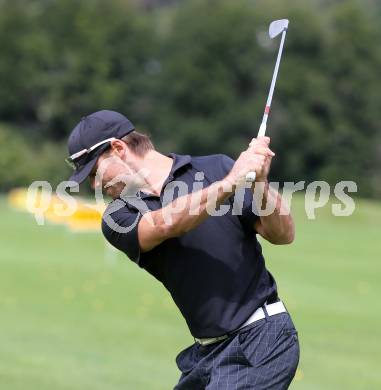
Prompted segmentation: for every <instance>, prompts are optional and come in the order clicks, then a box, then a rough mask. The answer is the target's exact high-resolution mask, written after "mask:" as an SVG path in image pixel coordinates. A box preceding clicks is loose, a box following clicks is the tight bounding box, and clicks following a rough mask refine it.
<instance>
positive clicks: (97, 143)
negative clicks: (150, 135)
mask: <svg viewBox="0 0 381 390" xmlns="http://www.w3.org/2000/svg"><path fill="white" fill-rule="evenodd" d="M134 130H135V127H134V125H133V124H132V123H131V122H130V121H129V120H128V119H127V118H126V117H125V116H124V115H122V114H120V113H119V112H116V111H110V110H102V111H97V112H94V113H92V114H90V115H88V116H85V117H83V118H82V119H81V121H80V122H79V123H78V124H77V125H76V126H75V127H74V129H73V130H72V132H71V134H70V136H69V139H68V149H69V154H70V157H69V158H67V159H66V161H67V162H68V163H69V164H70V165H71V166H72V167H73V169H74V173H73V175H72V176H71V177H70V179H69V180H70V181H74V182H75V183H77V184H81V183H82V182H83V181H84V180H85V179H86V178H87V177H88V176H89V174H90V172H91V170H92V169H93V168H94V166H95V164H96V162H97V160H98V157H99V156H100V155H101V154H102V153H103V152H104V151H105V150H106V149H108V147H109V146H110V142H111V141H112V139H113V138H118V139H120V138H122V137H124V136H126V135H127V134H129V133H131V132H132V131H134Z"/></svg>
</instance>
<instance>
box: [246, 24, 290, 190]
mask: <svg viewBox="0 0 381 390" xmlns="http://www.w3.org/2000/svg"><path fill="white" fill-rule="evenodd" d="M288 24H289V21H288V20H287V19H280V20H274V21H273V22H271V24H270V27H269V35H270V38H271V39H274V38H275V37H277V36H278V35H279V34H280V33H282V39H281V41H280V46H279V51H278V57H277V60H276V63H275V68H274V73H273V78H272V80H271V86H270V91H269V95H268V97H267V102H266V107H265V112H264V114H263V119H262V123H261V126H260V127H259V131H258V136H257V137H263V136H264V135H265V134H266V127H267V119H268V117H269V114H270V107H271V101H272V99H273V94H274V89H275V83H276V79H277V76H278V71H279V65H280V60H281V58H282V52H283V46H284V41H285V39H286V33H287V29H288ZM256 176H257V174H256V172H249V173H248V174H247V175H246V181H247V182H251V183H252V182H254V181H255V178H256Z"/></svg>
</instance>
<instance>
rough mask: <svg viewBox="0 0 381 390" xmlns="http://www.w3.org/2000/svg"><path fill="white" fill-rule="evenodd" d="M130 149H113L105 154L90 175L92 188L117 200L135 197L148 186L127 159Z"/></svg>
mask: <svg viewBox="0 0 381 390" xmlns="http://www.w3.org/2000/svg"><path fill="white" fill-rule="evenodd" d="M126 153H128V149H127V147H126V148H123V149H121V150H120V149H116V150H115V149H112V150H110V151H107V152H105V153H103V154H102V155H101V156H100V157H99V158H98V161H97V163H96V164H95V166H94V168H93V170H92V171H91V173H90V175H89V180H90V185H91V188H92V189H94V190H99V189H101V191H102V193H103V194H105V195H108V196H110V197H111V198H112V199H116V198H118V197H120V196H122V197H123V196H125V195H135V194H136V192H137V191H138V190H140V189H142V188H143V187H144V185H145V184H146V182H145V180H144V178H143V177H142V176H141V175H140V174H138V173H136V172H135V171H134V170H133V169H132V168H131V165H132V164H129V162H128V161H127V159H126V158H125V156H126Z"/></svg>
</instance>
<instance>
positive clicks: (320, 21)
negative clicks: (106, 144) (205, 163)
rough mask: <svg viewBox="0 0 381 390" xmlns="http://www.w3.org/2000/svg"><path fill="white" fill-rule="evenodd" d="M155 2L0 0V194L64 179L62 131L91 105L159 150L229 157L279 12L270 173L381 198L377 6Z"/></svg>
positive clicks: (245, 131) (268, 60)
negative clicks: (119, 118) (282, 36)
mask: <svg viewBox="0 0 381 390" xmlns="http://www.w3.org/2000/svg"><path fill="white" fill-rule="evenodd" d="M156 3H157V4H156ZM163 3H164V6H163V5H162V4H161V2H154V1H152V2H150V1H144V2H141V3H140V2H139V1H137V0H136V1H134V2H133V1H125V0H108V1H104V0H88V1H86V0H83V1H80V2H78V1H77V0H61V1H59V0H2V1H0V52H1V57H0V86H1V88H0V141H1V145H2V153H1V155H0V168H1V169H0V189H1V190H7V189H9V188H11V187H13V186H16V185H28V184H29V183H30V182H31V181H33V180H49V181H52V182H53V183H57V182H58V181H60V180H62V179H63V178H65V177H67V175H68V174H69V171H68V170H67V168H66V167H65V165H64V163H63V159H64V157H65V154H66V149H65V141H66V138H67V135H68V134H69V132H70V130H71V129H72V128H73V126H74V125H75V124H76V123H77V122H78V121H79V119H80V118H81V117H83V116H84V115H86V114H88V113H90V112H93V111H96V110H99V109H102V108H108V109H114V110H118V111H120V112H122V113H124V114H125V115H127V116H128V117H129V119H130V120H131V121H132V122H133V123H135V125H136V126H137V128H138V129H140V130H141V131H146V132H148V133H150V134H151V135H152V138H153V141H154V143H155V144H156V146H157V148H158V149H159V150H161V151H163V152H170V151H176V152H178V153H187V154H188V153H189V154H194V155H202V154H211V153H226V154H228V155H230V156H232V157H233V158H234V157H237V155H238V153H239V152H240V151H242V150H243V149H244V148H246V147H247V145H248V142H249V141H250V139H251V138H252V137H254V136H255V135H256V133H257V129H258V126H259V124H260V121H261V116H262V113H263V109H264V105H265V100H266V96H267V92H268V88H269V83H270V80H271V75H272V71H273V67H274V63H275V58H276V54H277V50H278V45H279V40H278V39H275V40H274V41H272V40H270V38H269V37H268V35H267V28H268V24H269V22H270V21H271V20H273V19H277V18H288V19H289V20H290V29H289V33H288V36H287V40H286V46H285V51H284V57H283V60H282V64H281V69H280V75H279V80H278V83H277V88H276V92H275V97H274V101H273V107H272V112H271V115H270V119H269V123H268V133H269V135H270V136H271V137H272V147H273V149H274V151H275V152H276V154H277V157H276V159H275V160H274V164H273V169H272V172H271V178H272V179H274V180H286V181H299V180H307V181H308V180H326V181H328V182H332V183H336V182H338V181H340V180H354V181H356V182H357V183H358V188H359V193H360V194H361V195H363V196H373V197H376V196H378V195H380V194H381V173H380V163H381V116H380V107H381V105H380V102H381V99H380V97H379V93H380V92H379V91H380V89H381V88H380V87H381V82H380V77H379V74H380V69H381V47H380V45H379V42H380V38H381V24H380V17H381V12H380V6H379V5H378V3H377V2H372V1H369V2H359V1H357V0H347V1H340V0H330V1H329V0H326V1H322V0H320V1H318V0H315V1H311V2H305V1H300V0H290V1H287V2H279V1H275V0H257V1H255V0H235V1H230V0H193V1H177V2H176V1H168V2H163ZM365 4H366V5H367V6H365ZM148 5H149V6H148Z"/></svg>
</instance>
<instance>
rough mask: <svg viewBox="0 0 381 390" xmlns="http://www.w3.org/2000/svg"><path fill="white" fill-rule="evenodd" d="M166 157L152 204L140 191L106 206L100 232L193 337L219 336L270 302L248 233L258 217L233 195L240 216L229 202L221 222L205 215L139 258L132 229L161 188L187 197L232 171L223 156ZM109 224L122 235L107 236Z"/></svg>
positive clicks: (270, 290)
mask: <svg viewBox="0 0 381 390" xmlns="http://www.w3.org/2000/svg"><path fill="white" fill-rule="evenodd" d="M170 157H172V158H173V159H174V162H173V166H172V169H171V172H170V174H169V176H168V178H167V180H166V182H165V183H164V186H163V191H162V192H161V195H160V197H156V196H152V195H148V194H144V193H142V192H140V193H138V194H137V196H138V197H137V198H135V199H134V198H125V200H122V199H120V198H119V199H116V200H114V201H113V202H111V203H110V205H109V206H108V207H107V209H106V212H105V214H104V216H103V223H102V231H103V234H104V236H105V237H106V239H107V240H108V241H109V242H110V243H111V244H112V245H113V246H115V247H116V248H118V249H120V250H121V251H123V252H124V253H125V254H126V255H127V256H128V257H129V258H130V259H131V260H132V261H134V262H136V263H137V264H138V265H139V266H140V267H142V268H144V269H145V270H146V271H148V272H149V273H150V274H152V275H153V276H154V277H155V278H156V279H158V280H159V281H160V282H161V283H163V285H164V286H165V287H166V288H167V290H168V291H169V292H170V294H171V295H172V298H173V299H174V301H175V303H176V305H177V306H178V308H179V309H180V311H181V313H182V315H183V316H184V318H185V320H186V322H187V324H188V327H189V329H190V332H191V333H192V335H193V336H194V337H199V338H202V337H215V336H219V335H222V334H226V333H227V332H230V331H233V330H235V329H237V328H238V327H239V326H240V325H242V324H243V323H244V322H245V321H246V320H247V319H248V318H249V316H250V315H251V314H252V313H253V312H254V311H255V310H256V309H257V308H258V307H260V306H261V305H263V304H264V303H265V302H266V300H269V301H275V300H276V299H277V289H276V284H275V281H274V278H273V277H272V275H271V274H270V273H269V272H268V271H267V269H266V267H265V261H264V258H263V256H262V250H261V246H260V244H259V243H258V241H257V239H256V234H255V231H254V222H255V221H256V219H257V218H258V217H257V216H256V215H255V213H254V212H253V211H252V210H253V208H252V192H251V190H250V189H246V190H243V191H241V193H240V194H238V193H236V195H235V197H238V198H237V200H238V199H241V200H242V201H243V203H242V202H241V204H243V211H242V213H240V212H239V209H240V207H239V204H240V202H239V201H237V203H235V202H234V197H231V198H230V199H228V200H227V201H226V202H225V204H224V205H222V206H226V207H229V211H228V212H227V213H226V214H225V215H223V216H208V218H207V219H206V220H205V221H204V222H202V223H201V224H200V225H198V226H197V227H196V228H194V229H192V230H191V231H189V232H187V233H186V234H184V235H183V236H181V237H178V238H171V239H168V240H166V241H164V242H163V243H161V244H160V245H158V246H157V247H155V248H154V249H152V250H151V251H149V252H145V253H141V252H140V250H139V243H138V235H137V226H138V222H139V220H140V218H141V216H142V213H144V212H146V211H149V210H152V211H153V210H157V209H160V208H161V207H162V206H163V203H162V202H163V200H164V199H165V197H164V194H165V190H164V189H165V188H167V189H168V186H169V185H171V184H170V183H172V182H174V181H180V182H182V183H183V184H184V186H188V188H189V190H188V191H187V192H188V193H190V192H192V191H193V190H197V188H199V186H200V185H202V186H203V187H204V188H205V187H207V186H209V185H210V184H212V183H213V182H215V181H218V180H221V179H222V178H224V177H225V176H226V175H227V174H228V172H229V171H230V170H231V168H232V166H233V164H234V161H233V160H232V159H231V158H229V157H227V156H225V155H212V156H203V157H190V156H180V155H176V154H171V155H170ZM200 172H203V174H200ZM195 178H196V180H195ZM195 182H196V183H197V185H196V187H194V185H195V184H194V183H195ZM201 183H202V184H201ZM172 193H173V191H172ZM176 196H177V195H176V191H175V196H174V198H176ZM233 206H234V207H233ZM237 206H238V207H237ZM235 214H242V215H235ZM114 223H115V224H117V225H118V226H120V227H125V228H126V229H125V230H124V229H122V231H119V232H118V231H115V230H114V229H113V226H114V225H113V224H114ZM109 225H111V227H110V226H109ZM119 230H120V229H119Z"/></svg>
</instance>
